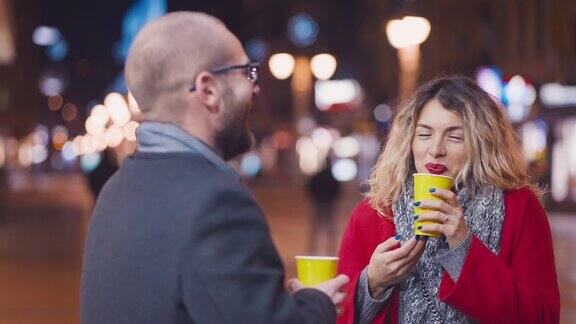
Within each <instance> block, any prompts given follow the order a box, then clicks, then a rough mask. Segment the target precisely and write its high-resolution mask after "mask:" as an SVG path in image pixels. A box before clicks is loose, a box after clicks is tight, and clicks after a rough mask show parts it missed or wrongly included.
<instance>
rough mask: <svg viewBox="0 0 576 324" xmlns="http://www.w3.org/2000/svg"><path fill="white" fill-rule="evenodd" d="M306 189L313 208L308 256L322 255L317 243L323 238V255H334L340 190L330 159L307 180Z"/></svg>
mask: <svg viewBox="0 0 576 324" xmlns="http://www.w3.org/2000/svg"><path fill="white" fill-rule="evenodd" d="M307 189H308V193H309V197H310V200H311V202H312V208H313V212H312V217H311V226H310V235H309V237H310V240H309V242H310V249H309V250H310V254H311V255H316V254H318V253H320V254H322V253H321V252H320V251H321V249H320V248H319V243H320V242H321V238H322V237H325V238H326V248H325V249H324V251H325V254H326V255H334V254H335V253H336V249H337V244H338V243H337V242H336V223H335V220H334V214H335V211H336V207H337V205H338V197H339V196H340V190H341V189H340V182H339V181H338V180H336V179H335V178H334V176H333V175H332V170H331V168H330V159H328V158H327V159H326V161H325V163H324V167H323V168H322V170H320V171H319V172H318V173H316V174H314V175H312V176H311V177H310V178H308V184H307Z"/></svg>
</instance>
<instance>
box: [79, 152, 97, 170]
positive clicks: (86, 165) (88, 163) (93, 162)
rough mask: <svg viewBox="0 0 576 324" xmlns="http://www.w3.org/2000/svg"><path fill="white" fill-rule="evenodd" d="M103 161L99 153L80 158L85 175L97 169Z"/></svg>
mask: <svg viewBox="0 0 576 324" xmlns="http://www.w3.org/2000/svg"><path fill="white" fill-rule="evenodd" d="M101 160H102V157H101V156H100V153H99V152H96V153H90V154H84V155H82V157H81V158H80V168H81V169H82V171H84V172H85V173H88V172H91V171H93V170H94V169H96V167H98V165H99V164H100V161H101Z"/></svg>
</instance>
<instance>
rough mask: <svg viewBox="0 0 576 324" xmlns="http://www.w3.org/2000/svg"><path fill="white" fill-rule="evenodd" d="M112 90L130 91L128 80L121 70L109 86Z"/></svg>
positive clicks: (118, 91)
mask: <svg viewBox="0 0 576 324" xmlns="http://www.w3.org/2000/svg"><path fill="white" fill-rule="evenodd" d="M109 90H110V92H117V93H124V94H126V93H128V87H126V80H125V79H124V73H123V72H120V74H118V76H117V77H116V79H114V81H113V82H112V84H111V85H110V86H109Z"/></svg>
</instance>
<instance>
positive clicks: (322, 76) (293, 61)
mask: <svg viewBox="0 0 576 324" xmlns="http://www.w3.org/2000/svg"><path fill="white" fill-rule="evenodd" d="M268 66H269V67H270V72H271V73H272V75H273V76H274V77H275V78H277V79H280V80H284V79H287V78H289V77H290V76H292V80H291V82H290V85H291V90H292V101H293V111H294V116H295V118H296V120H299V119H300V118H301V117H302V116H304V115H306V113H307V111H308V107H309V105H310V98H311V95H312V85H313V84H312V83H313V78H312V76H314V77H316V78H317V79H319V80H328V79H330V78H331V77H332V75H334V72H336V66H337V61H336V58H335V57H334V56H333V55H330V54H326V53H322V54H318V55H315V56H314V57H312V59H309V58H308V57H306V56H297V57H296V58H294V56H292V55H291V54H288V53H277V54H274V55H272V56H270V59H269V60H268Z"/></svg>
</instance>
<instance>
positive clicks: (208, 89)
mask: <svg viewBox="0 0 576 324" xmlns="http://www.w3.org/2000/svg"><path fill="white" fill-rule="evenodd" d="M195 86H196V90H195V91H196V95H197V96H198V100H199V101H200V102H201V103H203V105H204V106H205V107H206V108H207V109H208V110H210V112H213V113H214V112H218V108H219V107H220V100H221V97H222V92H221V88H220V85H219V84H218V82H217V81H216V79H215V78H214V75H213V74H211V73H209V72H205V71H204V72H200V74H198V76H197V77H196V84H195Z"/></svg>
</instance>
